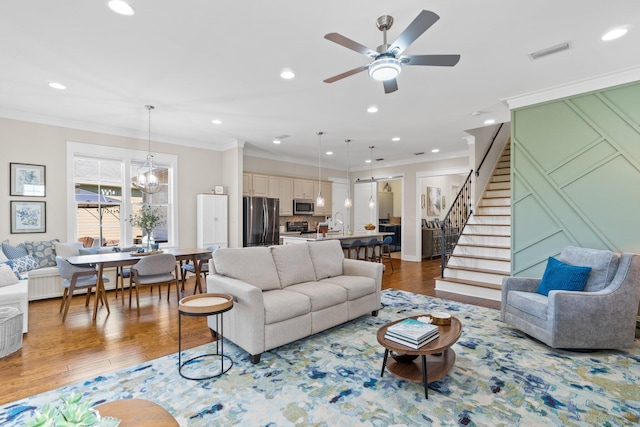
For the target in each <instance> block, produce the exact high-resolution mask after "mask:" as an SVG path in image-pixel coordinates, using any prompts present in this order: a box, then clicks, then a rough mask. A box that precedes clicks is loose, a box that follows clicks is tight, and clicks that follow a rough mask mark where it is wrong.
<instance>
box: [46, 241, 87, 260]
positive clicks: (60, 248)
mask: <svg viewBox="0 0 640 427" xmlns="http://www.w3.org/2000/svg"><path fill="white" fill-rule="evenodd" d="M53 247H54V249H55V250H56V255H57V256H59V257H62V258H64V259H67V258H71V257H72V256H78V255H80V249H82V248H83V246H82V243H81V242H56V243H54V245H53Z"/></svg>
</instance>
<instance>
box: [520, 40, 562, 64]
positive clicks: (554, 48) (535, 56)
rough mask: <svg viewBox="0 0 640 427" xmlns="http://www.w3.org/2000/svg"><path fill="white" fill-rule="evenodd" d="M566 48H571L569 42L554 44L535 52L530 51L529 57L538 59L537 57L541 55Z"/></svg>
mask: <svg viewBox="0 0 640 427" xmlns="http://www.w3.org/2000/svg"><path fill="white" fill-rule="evenodd" d="M567 49H571V42H564V43H560V44H557V45H555V46H551V47H548V48H546V49H541V50H539V51H537V52H533V53H530V54H529V58H531V59H532V60H533V59H539V58H542V57H543V56H547V55H551V54H554V53H558V52H562V51H563V50H567Z"/></svg>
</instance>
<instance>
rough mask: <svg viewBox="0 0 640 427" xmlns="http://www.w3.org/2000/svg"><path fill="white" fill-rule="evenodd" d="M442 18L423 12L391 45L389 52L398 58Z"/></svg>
mask: <svg viewBox="0 0 640 427" xmlns="http://www.w3.org/2000/svg"><path fill="white" fill-rule="evenodd" d="M438 19H440V17H439V16H438V15H437V14H435V13H433V12H431V11H430V10H423V11H422V12H420V14H418V16H416V19H414V20H413V22H412V23H411V24H409V26H408V27H407V28H406V29H405V30H404V31H403V32H402V34H400V36H399V37H398V39H397V40H396V41H395V42H393V43H392V44H391V47H390V48H389V50H388V52H392V53H394V54H395V55H396V56H397V55H400V54H401V53H402V52H404V50H405V49H406V48H408V47H409V45H410V44H411V43H413V42H414V41H416V39H417V38H418V37H420V36H421V35H422V33H424V32H425V31H427V30H428V29H429V27H431V26H432V25H433V24H435V23H436V21H438Z"/></svg>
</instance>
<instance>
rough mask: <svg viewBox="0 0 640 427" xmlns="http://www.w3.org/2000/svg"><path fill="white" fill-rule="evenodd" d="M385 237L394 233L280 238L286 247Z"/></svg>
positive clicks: (312, 235) (359, 232)
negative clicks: (329, 241) (325, 241)
mask: <svg viewBox="0 0 640 427" xmlns="http://www.w3.org/2000/svg"><path fill="white" fill-rule="evenodd" d="M385 236H393V233H390V232H380V231H376V230H373V231H354V232H353V233H352V234H347V233H344V234H343V233H342V232H341V231H329V232H328V233H327V235H326V237H322V234H319V233H312V234H301V235H283V236H280V237H281V238H282V243H283V244H285V245H290V244H295V243H304V242H316V241H320V240H340V241H341V242H343V243H351V242H353V241H354V240H361V241H363V242H368V241H369V240H371V239H373V238H376V239H378V240H382V239H384V238H385Z"/></svg>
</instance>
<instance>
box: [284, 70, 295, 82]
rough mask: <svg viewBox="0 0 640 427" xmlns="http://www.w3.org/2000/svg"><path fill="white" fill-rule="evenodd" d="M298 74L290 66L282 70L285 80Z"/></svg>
mask: <svg viewBox="0 0 640 427" xmlns="http://www.w3.org/2000/svg"><path fill="white" fill-rule="evenodd" d="M295 76H296V75H295V73H294V72H293V71H292V70H290V69H289V68H285V69H284V70H282V72H281V73H280V77H282V78H283V79H285V80H291V79H292V78H294V77H295Z"/></svg>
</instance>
